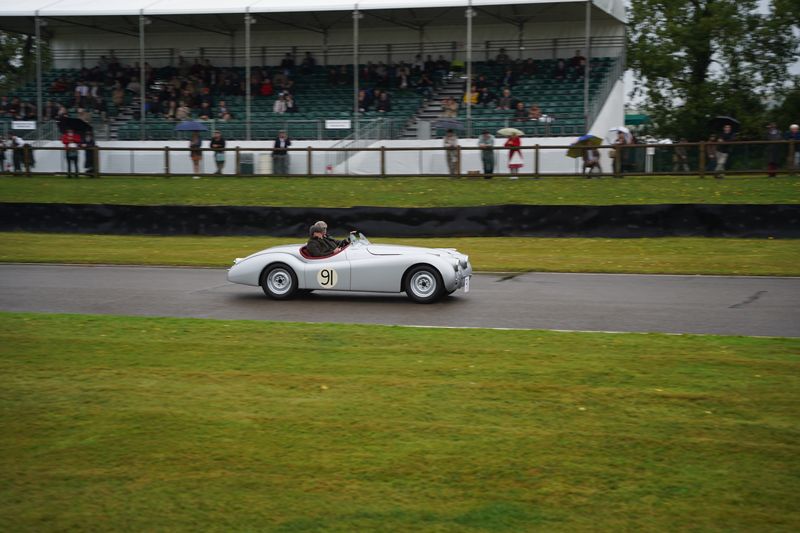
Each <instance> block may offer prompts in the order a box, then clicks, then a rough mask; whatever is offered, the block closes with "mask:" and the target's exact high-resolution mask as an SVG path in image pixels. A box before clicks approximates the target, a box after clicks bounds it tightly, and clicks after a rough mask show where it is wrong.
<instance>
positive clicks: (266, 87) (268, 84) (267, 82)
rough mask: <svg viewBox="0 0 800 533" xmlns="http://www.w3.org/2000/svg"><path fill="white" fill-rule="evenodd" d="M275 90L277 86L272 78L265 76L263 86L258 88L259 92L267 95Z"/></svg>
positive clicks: (270, 94)
mask: <svg viewBox="0 0 800 533" xmlns="http://www.w3.org/2000/svg"><path fill="white" fill-rule="evenodd" d="M274 92H275V88H274V87H273V86H272V80H271V79H269V78H264V81H262V82H261V86H260V87H259V89H258V94H260V95H261V96H264V97H267V96H272V95H273V93H274Z"/></svg>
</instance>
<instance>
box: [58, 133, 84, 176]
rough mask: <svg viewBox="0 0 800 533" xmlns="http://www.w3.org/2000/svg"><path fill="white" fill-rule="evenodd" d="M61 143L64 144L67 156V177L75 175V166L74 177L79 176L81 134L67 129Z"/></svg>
mask: <svg viewBox="0 0 800 533" xmlns="http://www.w3.org/2000/svg"><path fill="white" fill-rule="evenodd" d="M61 143H62V144H63V145H64V151H65V152H64V153H65V154H66V156H67V178H72V177H73V171H72V169H73V167H74V168H75V172H74V177H75V178H77V177H78V145H80V144H81V136H80V135H78V134H77V133H75V132H74V131H72V130H67V131H66V132H64V135H62V136H61Z"/></svg>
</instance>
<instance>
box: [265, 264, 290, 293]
mask: <svg viewBox="0 0 800 533" xmlns="http://www.w3.org/2000/svg"><path fill="white" fill-rule="evenodd" d="M267 287H269V290H270V291H271V292H272V293H274V294H286V293H287V292H289V291H290V290H291V288H292V276H291V275H290V274H289V273H288V272H287V271H286V270H284V269H282V268H276V269H275V270H273V271H272V272H270V273H269V275H268V276H267Z"/></svg>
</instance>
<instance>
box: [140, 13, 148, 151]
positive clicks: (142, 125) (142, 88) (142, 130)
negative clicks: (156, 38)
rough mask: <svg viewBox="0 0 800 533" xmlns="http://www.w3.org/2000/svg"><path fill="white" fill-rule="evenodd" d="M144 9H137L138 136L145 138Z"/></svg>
mask: <svg viewBox="0 0 800 533" xmlns="http://www.w3.org/2000/svg"><path fill="white" fill-rule="evenodd" d="M146 22H147V21H146V19H145V16H144V9H140V10H139V85H140V87H139V138H140V139H141V140H144V139H145V109H144V104H145V101H144V100H145V94H147V79H146V77H147V74H146V72H145V68H144V25H145V24H146Z"/></svg>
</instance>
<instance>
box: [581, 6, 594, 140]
mask: <svg viewBox="0 0 800 533" xmlns="http://www.w3.org/2000/svg"><path fill="white" fill-rule="evenodd" d="M591 34H592V0H586V36H585V41H584V50H583V51H584V53H585V54H586V56H585V57H586V65H585V66H584V69H583V124H584V127H583V129H584V133H589V127H590V126H591V124H589V74H590V72H591V71H590V68H589V65H590V64H591V62H592V51H591V49H590V47H591V43H592V41H591Z"/></svg>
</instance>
